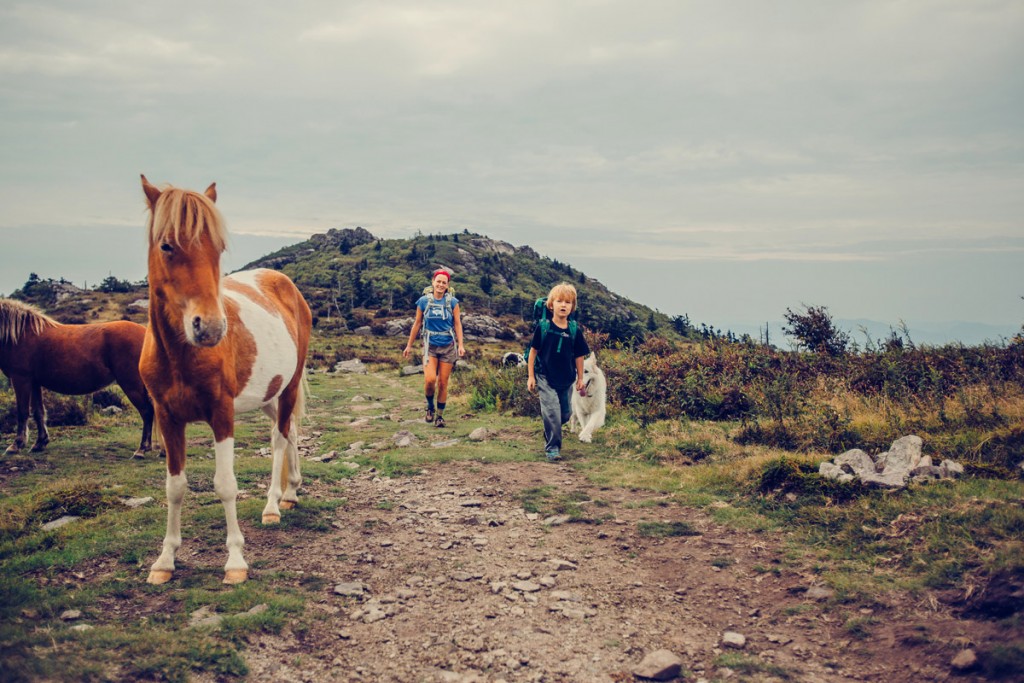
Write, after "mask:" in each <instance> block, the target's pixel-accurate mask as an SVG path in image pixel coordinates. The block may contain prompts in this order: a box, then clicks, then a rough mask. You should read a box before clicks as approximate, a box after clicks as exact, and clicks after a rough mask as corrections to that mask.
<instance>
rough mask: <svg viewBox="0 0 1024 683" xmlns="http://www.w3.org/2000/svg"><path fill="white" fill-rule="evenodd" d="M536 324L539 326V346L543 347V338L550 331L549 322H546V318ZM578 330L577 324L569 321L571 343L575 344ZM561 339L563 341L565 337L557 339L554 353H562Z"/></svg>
mask: <svg viewBox="0 0 1024 683" xmlns="http://www.w3.org/2000/svg"><path fill="white" fill-rule="evenodd" d="M537 324H538V325H539V326H540V344H541V346H544V337H546V336H547V334H548V330H550V329H551V321H550V320H548V319H547V318H541V319H540V322H538V323H537ZM578 330H579V324H578V323H577V322H576V321H575V320H570V321H569V338H570V339H572V340H573V343H575V342H576V332H577V331H578ZM563 339H565V337H559V338H558V347H557V348H556V349H555V353H560V352H561V351H562V340H563Z"/></svg>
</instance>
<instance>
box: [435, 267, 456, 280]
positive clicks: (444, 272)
mask: <svg viewBox="0 0 1024 683" xmlns="http://www.w3.org/2000/svg"><path fill="white" fill-rule="evenodd" d="M438 275H444V276H445V278H447V279H448V281H449V282H450V281H451V279H452V274H451V273H449V272H448V271H447V270H445V269H444V268H438V269H437V270H435V271H434V272H433V273H431V274H430V279H431V280H433V279H434V278H435V277H437V276H438Z"/></svg>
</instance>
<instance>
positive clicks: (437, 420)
mask: <svg viewBox="0 0 1024 683" xmlns="http://www.w3.org/2000/svg"><path fill="white" fill-rule="evenodd" d="M434 426H435V427H437V428H438V429H440V428H442V427H447V425H446V424H445V423H444V418H443V417H441V416H440V415H438V416H437V417H436V418H435V419H434Z"/></svg>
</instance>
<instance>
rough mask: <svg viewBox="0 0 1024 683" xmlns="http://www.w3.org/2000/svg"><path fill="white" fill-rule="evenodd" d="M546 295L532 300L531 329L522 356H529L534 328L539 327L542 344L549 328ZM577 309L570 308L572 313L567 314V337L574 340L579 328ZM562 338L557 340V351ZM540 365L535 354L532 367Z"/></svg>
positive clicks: (549, 314) (549, 321)
mask: <svg viewBox="0 0 1024 683" xmlns="http://www.w3.org/2000/svg"><path fill="white" fill-rule="evenodd" d="M547 303H548V300H547V297H543V296H542V297H541V298H539V299H537V300H536V301H534V302H533V330H530V340H531V341H529V342H526V348H525V350H524V351H523V358H529V357H530V343H531V342H532V340H533V333H534V331H536V329H537V328H538V327H539V328H540V343H541V346H543V345H544V338H545V337H547V336H548V330H550V329H551V311H550V310H549V309H548V305H547ZM578 321H579V309H578V308H574V309H572V313H570V314H569V337H570V338H571V339H572V340H573V343H575V342H576V332H577V331H578V330H579V327H580V325H579V322H578ZM562 339H564V337H562V338H560V339H559V340H558V349H557V350H558V351H561V350H562ZM539 367H540V356H537V360H536V361H534V369H537V368H539Z"/></svg>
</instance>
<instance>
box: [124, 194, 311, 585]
mask: <svg viewBox="0 0 1024 683" xmlns="http://www.w3.org/2000/svg"><path fill="white" fill-rule="evenodd" d="M142 190H143V192H144V193H145V195H146V202H147V205H148V207H149V211H150V220H149V300H150V305H149V328H148V329H147V331H146V340H145V344H144V345H143V347H142V359H141V361H140V366H139V369H140V370H141V372H142V379H143V381H144V382H145V383H146V387H147V388H148V389H149V393H150V395H151V396H152V397H153V402H154V405H155V408H156V420H157V425H158V426H159V427H160V434H161V436H162V437H163V444H164V450H165V452H166V453H167V502H168V509H167V534H166V536H165V537H164V542H163V552H161V554H160V557H159V558H158V559H157V561H156V562H155V563H154V564H153V566H152V568H151V570H150V573H149V579H148V581H149V583H164V582H166V581H169V580H170V578H171V574H172V572H173V571H174V554H175V552H176V551H177V549H178V547H179V546H180V545H181V502H182V499H183V498H184V496H185V489H186V488H187V482H186V479H185V425H187V424H188V423H190V422H206V423H207V424H209V425H210V428H211V429H212V430H213V438H214V442H215V443H214V454H215V457H216V473H215V474H214V478H213V484H214V489H215V490H216V492H217V495H218V496H219V497H220V499H221V502H222V503H223V505H224V515H225V518H226V519H227V546H228V560H227V564H226V565H225V567H224V583H229V584H231V583H241V582H243V581H245V580H246V579H247V578H248V567H249V565H248V564H246V562H245V559H244V558H243V557H242V545H243V544H244V540H243V538H242V531H241V529H240V528H239V526H238V518H237V513H236V508H235V497H236V495H237V493H238V486H237V483H236V481H235V472H234V458H235V452H234V451H235V438H234V434H235V413H241V412H245V411H249V410H253V409H256V408H261V409H262V410H263V412H264V413H266V414H267V415H268V416H269V417H270V419H271V421H272V423H273V427H272V430H271V446H272V450H273V454H274V464H273V472H272V474H271V483H270V488H269V491H268V494H267V505H266V507H265V508H264V509H263V523H264V524H274V523H277V522H280V521H281V509H288V508H291V507H293V506H294V505H295V503H296V502H297V490H298V487H299V484H300V483H301V481H302V479H301V476H300V474H299V455H298V448H297V444H298V422H299V420H300V419H301V418H302V414H303V411H304V406H305V389H304V388H305V377H306V375H305V372H306V368H305V366H306V351H307V349H308V347H309V335H310V329H311V328H312V315H311V314H310V311H309V306H308V305H307V304H306V300H305V299H303V298H302V294H301V293H299V290H298V289H297V288H296V287H295V285H294V284H293V283H292V281H291V280H289V279H288V277H287V276H285V275H283V274H282V273H278V272H276V271H273V270H264V269H259V270H250V271H243V272H240V273H235V274H233V275H229V276H227V277H225V278H223V279H222V278H221V275H220V257H221V253H222V252H223V251H224V247H225V229H224V222H223V219H222V218H221V215H220V212H219V211H218V210H217V207H216V206H215V205H214V202H215V201H216V199H217V191H216V189H215V185H212V184H211V185H210V187H208V188H207V189H206V192H205V193H204V194H200V193H198V192H192V191H189V190H182V189H178V188H174V187H165V188H163V189H157V188H156V187H154V186H153V185H151V184H150V183H149V181H147V180H146V176H142Z"/></svg>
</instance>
